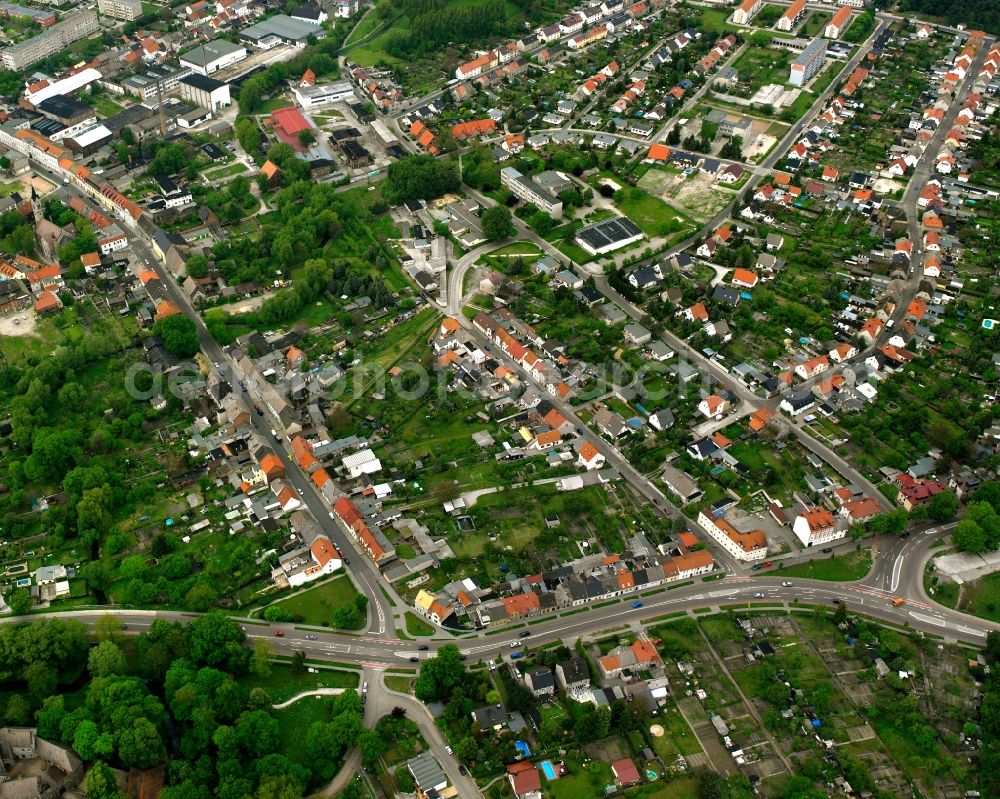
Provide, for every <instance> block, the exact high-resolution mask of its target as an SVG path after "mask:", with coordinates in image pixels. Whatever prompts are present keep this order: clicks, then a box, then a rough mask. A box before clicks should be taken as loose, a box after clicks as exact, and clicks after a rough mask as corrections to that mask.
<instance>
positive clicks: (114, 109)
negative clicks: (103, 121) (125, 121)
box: [90, 95, 122, 117]
mask: <svg viewBox="0 0 1000 799" xmlns="http://www.w3.org/2000/svg"><path fill="white" fill-rule="evenodd" d="M90 104H91V105H92V106H93V107H94V110H95V111H96V112H97V113H98V114H100V115H101V116H102V117H113V116H114V115H115V114H117V113H118V112H119V111H121V110H122V107H121V106H120V105H118V103H116V102H114V101H113V100H109V99H108V98H107V97H104V96H103V95H98V96H96V97H91V98H90Z"/></svg>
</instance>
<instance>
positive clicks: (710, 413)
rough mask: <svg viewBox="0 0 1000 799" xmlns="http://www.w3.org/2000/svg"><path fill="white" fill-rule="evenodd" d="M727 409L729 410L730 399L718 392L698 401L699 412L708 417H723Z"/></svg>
mask: <svg viewBox="0 0 1000 799" xmlns="http://www.w3.org/2000/svg"><path fill="white" fill-rule="evenodd" d="M727 410H729V401H728V400H725V399H723V398H722V397H720V396H719V395H718V394H712V395H710V396H708V397H705V399H703V400H702V401H701V402H699V403H698V412H699V413H701V414H702V415H703V416H705V417H706V418H708V419H721V418H722V415H723V414H724V413H725V412H726V411H727Z"/></svg>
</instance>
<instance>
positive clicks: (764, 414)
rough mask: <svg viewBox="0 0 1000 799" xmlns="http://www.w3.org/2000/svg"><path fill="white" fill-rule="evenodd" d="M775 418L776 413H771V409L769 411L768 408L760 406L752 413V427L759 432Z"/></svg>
mask: <svg viewBox="0 0 1000 799" xmlns="http://www.w3.org/2000/svg"><path fill="white" fill-rule="evenodd" d="M773 418H774V414H773V413H771V411H769V410H768V409H767V408H758V409H757V410H756V411H754V412H753V413H752V414H750V429H751V430H752V431H753V432H755V433H759V432H760V431H761V430H763V429H764V428H765V427H767V423H768V422H770V421H771V419H773Z"/></svg>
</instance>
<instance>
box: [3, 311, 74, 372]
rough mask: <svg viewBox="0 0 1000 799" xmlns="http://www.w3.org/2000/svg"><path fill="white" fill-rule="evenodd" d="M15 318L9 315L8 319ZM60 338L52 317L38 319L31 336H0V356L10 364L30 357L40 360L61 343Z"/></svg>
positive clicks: (13, 315)
mask: <svg viewBox="0 0 1000 799" xmlns="http://www.w3.org/2000/svg"><path fill="white" fill-rule="evenodd" d="M27 313H30V312H28V311H25V312H24V314H27ZM64 313H65V312H64ZM17 316H18V314H11V316H10V317H9V318H10V319H14V318H17ZM77 332H78V329H77ZM62 338H63V336H62V332H61V331H60V330H59V328H58V327H56V323H55V318H54V317H48V318H47V319H40V320H39V321H38V323H37V324H36V326H35V330H34V334H33V335H27V336H4V335H0V355H2V356H3V358H4V359H5V360H7V361H9V362H11V363H14V362H16V361H24V360H27V359H28V358H31V357H38V358H40V357H42V356H43V355H45V354H46V353H49V352H51V351H52V350H53V348H54V347H55V346H56V345H57V344H58V343H59V342H61V341H62Z"/></svg>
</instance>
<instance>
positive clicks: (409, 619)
mask: <svg viewBox="0 0 1000 799" xmlns="http://www.w3.org/2000/svg"><path fill="white" fill-rule="evenodd" d="M406 632H408V633H409V634H410V635H422V636H430V635H434V628H433V627H431V626H430V625H429V624H428V623H427V622H425V621H424V620H423V619H421V618H419V617H418V616H416V615H415V614H413V613H410V612H409V611H407V612H406Z"/></svg>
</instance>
